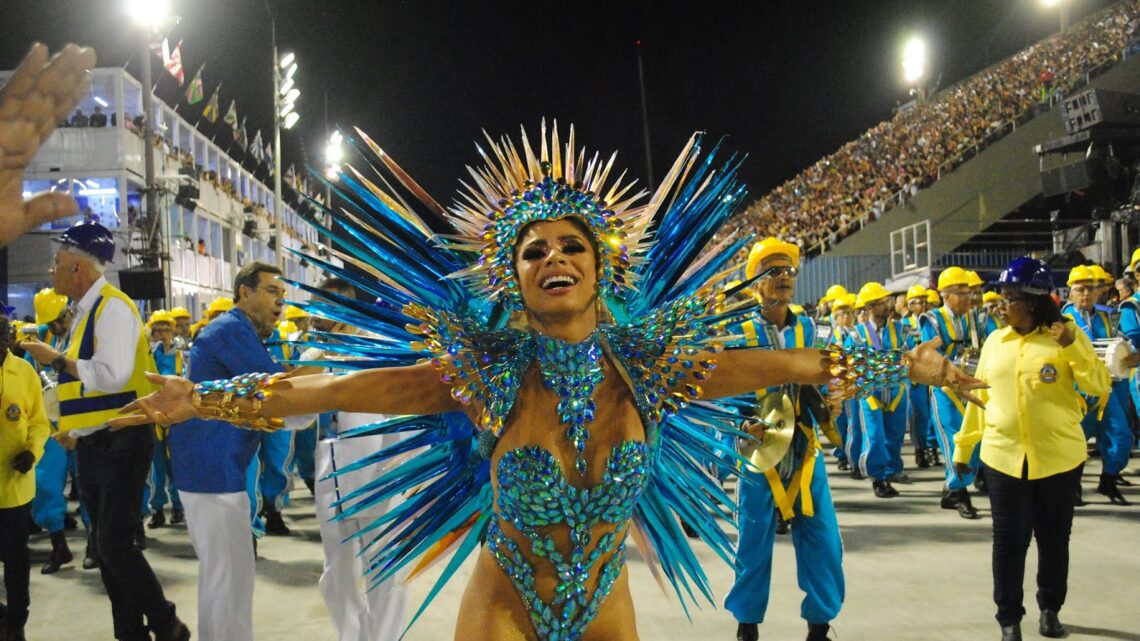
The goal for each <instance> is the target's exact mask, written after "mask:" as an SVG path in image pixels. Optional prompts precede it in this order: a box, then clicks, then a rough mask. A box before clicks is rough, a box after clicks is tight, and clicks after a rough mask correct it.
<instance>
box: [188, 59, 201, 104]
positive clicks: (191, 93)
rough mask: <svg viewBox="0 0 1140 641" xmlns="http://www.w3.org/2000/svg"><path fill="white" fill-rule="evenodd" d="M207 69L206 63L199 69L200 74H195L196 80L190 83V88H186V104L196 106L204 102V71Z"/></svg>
mask: <svg viewBox="0 0 1140 641" xmlns="http://www.w3.org/2000/svg"><path fill="white" fill-rule="evenodd" d="M205 68H206V63H204V62H203V63H202V66H201V67H198V73H196V74H194V79H193V80H191V81H190V86H189V87H186V104H188V105H196V104H198V103H200V102H202V98H205V95H204V93H203V89H202V70H203V69H205Z"/></svg>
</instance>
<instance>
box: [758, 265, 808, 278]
mask: <svg viewBox="0 0 1140 641" xmlns="http://www.w3.org/2000/svg"><path fill="white" fill-rule="evenodd" d="M799 273H800V270H799V269H798V268H796V267H769V268H768V269H765V270H764V275H763V276H761V279H764V278H779V277H781V276H787V277H788V278H795V277H796V274H799Z"/></svg>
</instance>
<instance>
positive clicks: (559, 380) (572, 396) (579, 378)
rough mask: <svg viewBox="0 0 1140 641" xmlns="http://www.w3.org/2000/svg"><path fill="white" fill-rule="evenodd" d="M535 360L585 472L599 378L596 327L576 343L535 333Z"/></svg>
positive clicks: (599, 349) (579, 466)
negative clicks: (587, 444) (589, 425)
mask: <svg viewBox="0 0 1140 641" xmlns="http://www.w3.org/2000/svg"><path fill="white" fill-rule="evenodd" d="M534 345H535V360H536V361H538V366H539V370H540V371H541V372H542V384H543V385H544V386H545V387H546V389H548V390H551V391H553V392H554V393H555V394H558V398H559V401H558V419H559V421H561V422H562V423H563V424H565V425H566V438H567V439H569V440H570V442H571V443H573V444H574V456H575V458H574V469H576V470H578V473H579V474H585V473H586V459H585V453H586V441H588V440H589V438H590V430H589V428H588V427H587V424H588V423H591V422H593V420H594V412H595V411H596V410H597V405H596V404H595V403H594V398H593V396H594V390H595V388H596V387H597V385H598V383H601V382H602V378H603V376H604V374H603V366H602V354H603V353H604V352H603V349H602V343H601V334H600V332H599V330H597V329H595V330H594V332H593V333H591V334H590V335H589V336H587V337H586V338H585V339H583V340H582V341H581V342H578V343H568V342H566V341H563V340H560V339H557V338H551V337H549V336H546V335H544V334H538V333H536V334H534Z"/></svg>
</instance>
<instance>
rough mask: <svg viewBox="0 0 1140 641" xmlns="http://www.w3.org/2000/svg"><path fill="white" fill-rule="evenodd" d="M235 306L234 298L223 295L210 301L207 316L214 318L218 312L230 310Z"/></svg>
mask: <svg viewBox="0 0 1140 641" xmlns="http://www.w3.org/2000/svg"><path fill="white" fill-rule="evenodd" d="M233 308H234V299H232V298H228V297H226V296H222V297H221V298H215V299H214V300H212V301H210V306H209V307H207V308H206V318H209V319H210V320H213V318H214V317H215V316H217V315H218V314H222V313H225V312H228V311H230V310H231V309H233Z"/></svg>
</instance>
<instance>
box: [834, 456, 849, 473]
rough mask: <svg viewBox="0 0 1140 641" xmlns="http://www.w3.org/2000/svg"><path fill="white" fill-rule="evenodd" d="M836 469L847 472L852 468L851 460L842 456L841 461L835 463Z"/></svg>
mask: <svg viewBox="0 0 1140 641" xmlns="http://www.w3.org/2000/svg"><path fill="white" fill-rule="evenodd" d="M835 469H837V470H839V471H840V472H846V471H847V470H850V469H851V462H850V461H848V460H847V459H845V458H841V459H839V462H838V463H836V464H835Z"/></svg>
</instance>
